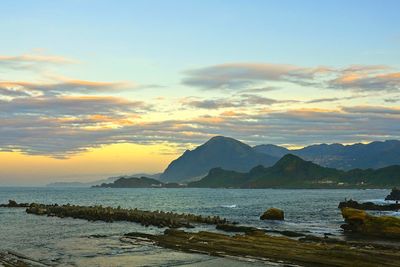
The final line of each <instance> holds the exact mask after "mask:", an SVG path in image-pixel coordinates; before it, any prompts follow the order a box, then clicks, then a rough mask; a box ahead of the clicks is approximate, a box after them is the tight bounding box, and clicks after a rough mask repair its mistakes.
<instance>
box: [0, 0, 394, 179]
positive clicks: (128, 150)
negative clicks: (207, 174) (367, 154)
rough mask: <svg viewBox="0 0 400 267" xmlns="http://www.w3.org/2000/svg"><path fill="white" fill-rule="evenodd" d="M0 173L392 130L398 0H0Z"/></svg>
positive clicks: (124, 170) (60, 171) (92, 175)
mask: <svg viewBox="0 0 400 267" xmlns="http://www.w3.org/2000/svg"><path fill="white" fill-rule="evenodd" d="M0 10H1V14H2V15H1V16H0V162H1V165H0V185H42V184H46V183H48V182H55V181H92V180H96V179H102V178H105V177H108V176H113V175H122V174H133V173H142V172H145V173H158V172H162V171H163V170H164V169H165V168H166V166H167V165H168V163H169V162H170V161H171V160H173V159H175V158H176V157H178V156H179V155H180V154H181V153H182V152H183V151H185V150H186V149H193V148H194V147H196V146H197V145H199V144H202V143H204V142H205V141H207V140H208V139H209V138H211V137H212V136H215V135H224V136H230V137H233V138H236V139H239V140H241V141H243V142H246V143H248V144H250V145H257V144H276V145H283V146H285V147H288V148H298V147H303V146H306V145H310V144H317V143H335V142H339V143H344V144H352V143H357V142H371V141H375V140H389V139H399V138H400V16H399V15H398V11H399V10H400V2H399V1H397V0H392V1H391V0H385V1H368V0H353V1H348V0H347V1H311V0H310V1H306V0H303V1H285V0H283V1H282V0H280V1H272V0H270V1H267V0H265V1H264V0H263V1H257V0H253V1H247V0H243V1H242V0H229V1H227V0H218V1H215V0H209V1H207V0H202V1H199V0H197V1H194V0H185V1H182V0H180V1H178V0H176V1H173V0H157V1H156V0H140V1H139V0H133V1H123V0H118V1H110V0H109V1H99V0H97V1H94V0H84V1H81V0H79V1H78V0H68V1H62V0H60V1H50V0H48V1H43V0H38V1H28V0H26V1H24V0H19V1H15V0H3V1H1V3H0Z"/></svg>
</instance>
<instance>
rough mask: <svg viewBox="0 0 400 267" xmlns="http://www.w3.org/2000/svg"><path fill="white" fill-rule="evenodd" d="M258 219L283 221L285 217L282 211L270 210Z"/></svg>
mask: <svg viewBox="0 0 400 267" xmlns="http://www.w3.org/2000/svg"><path fill="white" fill-rule="evenodd" d="M260 219H261V220H278V221H283V220H284V219H285V216H284V213H283V210H280V209H277V208H270V209H268V210H267V211H265V212H264V213H263V214H262V215H261V217H260Z"/></svg>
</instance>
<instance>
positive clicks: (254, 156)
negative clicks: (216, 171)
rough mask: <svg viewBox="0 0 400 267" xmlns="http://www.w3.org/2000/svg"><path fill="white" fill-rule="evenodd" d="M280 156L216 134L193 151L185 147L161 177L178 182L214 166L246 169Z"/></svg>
mask: <svg viewBox="0 0 400 267" xmlns="http://www.w3.org/2000/svg"><path fill="white" fill-rule="evenodd" d="M277 160H278V158H277V157H274V156H271V155H268V154H264V153H260V152H257V151H255V150H254V149H253V148H252V147H251V146H249V145H246V144H244V143H242V142H240V141H238V140H235V139H233V138H229V137H223V136H215V137H213V138H211V139H210V140H209V141H207V142H206V143H205V144H203V145H201V146H198V147H197V148H196V149H194V150H193V151H190V150H186V151H185V153H183V155H182V156H180V157H179V158H178V159H176V160H174V161H172V162H171V163H170V164H169V166H168V167H167V168H166V170H165V171H164V173H163V174H162V175H161V176H160V179H161V180H162V181H169V182H179V181H184V180H190V179H192V180H193V179H195V178H199V177H202V176H204V175H206V174H207V173H208V171H209V170H210V169H212V168H216V167H220V168H223V169H228V170H233V171H239V172H245V171H248V170H250V169H251V168H253V167H254V166H257V165H260V164H261V165H264V166H271V165H272V164H273V163H275V162H276V161H277Z"/></svg>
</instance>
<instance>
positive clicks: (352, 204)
mask: <svg viewBox="0 0 400 267" xmlns="http://www.w3.org/2000/svg"><path fill="white" fill-rule="evenodd" d="M338 208H339V209H342V208H353V209H358V210H379V211H396V210H400V204H386V205H380V204H375V203H373V202H364V203H358V202H357V201H354V200H352V199H350V200H348V201H343V202H340V203H339V207H338Z"/></svg>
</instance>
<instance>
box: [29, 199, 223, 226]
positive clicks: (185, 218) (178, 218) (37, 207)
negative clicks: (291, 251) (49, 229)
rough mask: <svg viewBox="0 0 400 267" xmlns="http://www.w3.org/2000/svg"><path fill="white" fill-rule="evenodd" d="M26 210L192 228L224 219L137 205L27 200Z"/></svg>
mask: <svg viewBox="0 0 400 267" xmlns="http://www.w3.org/2000/svg"><path fill="white" fill-rule="evenodd" d="M26 212H27V213H30V214H36V215H47V216H56V217H60V218H65V217H70V218H75V219H85V220H88V221H105V222H113V221H129V222H135V223H140V224H141V225H144V226H150V225H153V226H157V227H160V228H161V227H170V228H180V227H186V228H192V227H193V225H192V224H194V223H199V224H210V225H217V224H225V223H228V221H227V220H226V219H224V218H220V217H219V216H201V215H195V214H185V213H174V212H164V211H146V210H139V209H123V208H121V207H118V208H113V207H103V206H77V205H70V204H67V205H57V204H54V205H46V204H38V203H31V204H29V206H28V207H27V208H26Z"/></svg>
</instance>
